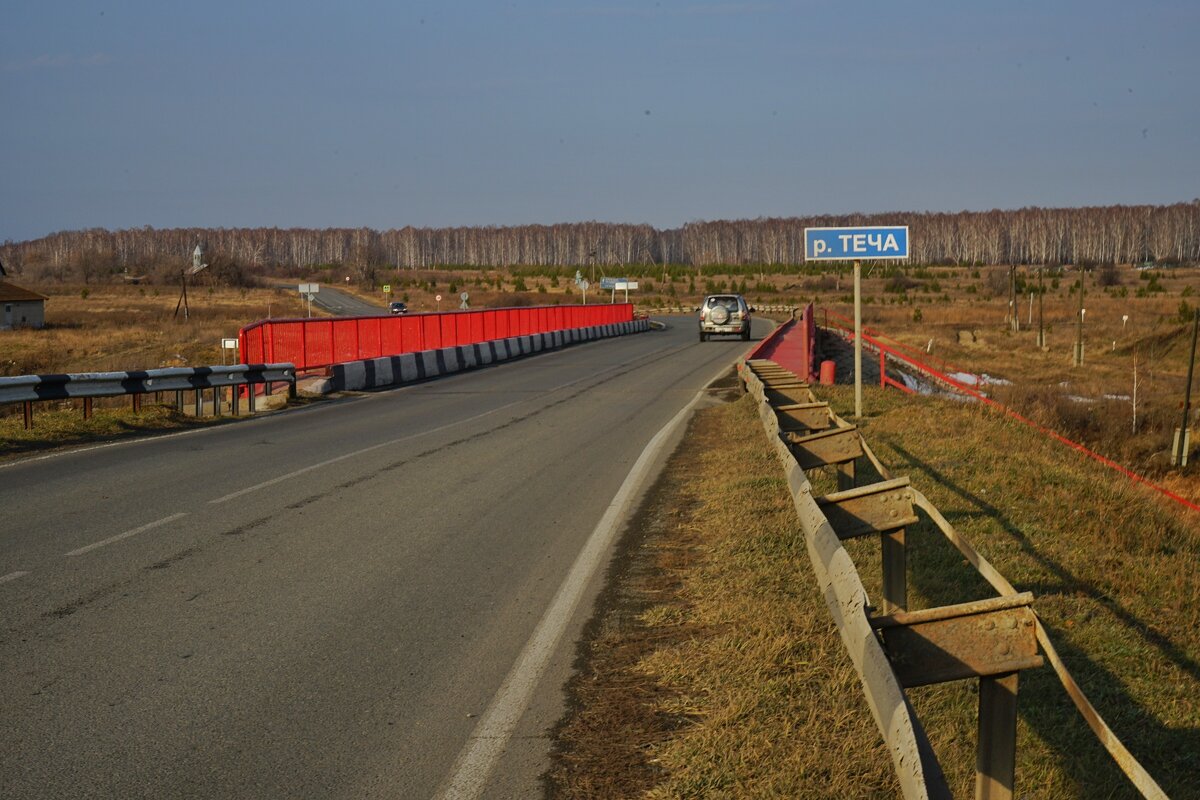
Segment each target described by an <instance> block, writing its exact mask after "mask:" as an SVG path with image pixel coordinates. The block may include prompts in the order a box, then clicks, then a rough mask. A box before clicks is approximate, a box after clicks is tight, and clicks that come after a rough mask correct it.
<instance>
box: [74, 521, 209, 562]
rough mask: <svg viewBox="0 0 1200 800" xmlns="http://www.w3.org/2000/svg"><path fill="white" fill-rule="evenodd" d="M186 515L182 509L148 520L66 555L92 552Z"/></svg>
mask: <svg viewBox="0 0 1200 800" xmlns="http://www.w3.org/2000/svg"><path fill="white" fill-rule="evenodd" d="M186 516H187V512H186V511H181V512H179V513H178V514H172V515H171V516H169V517H163V518H162V519H156V520H154V522H147V523H146V524H145V525H142V526H141V527H138V528H134V529H133V530H129V531H125V532H124V533H118V534H117V535H116V536H110V537H108V538H107V539H104V540H103V541H99V542H93V543H92V544H89V545H86V546H84V547H81V548H79V549H78V550H72V551H71V552H69V553H67V554H66V555H68V556H81V555H83V554H84V553H90V552H91V551H93V550H96V549H98V548H101V547H105V546H106V545H110V544H113V543H114V542H119V541H121V540H122V539H128V538H129V537H130V536H137V535H138V534H139V533H145V532H146V531H148V530H150V529H151V528H158V527H160V526H162V525H166V524H168V523H170V522H174V521H175V520H177V519H181V518H183V517H186Z"/></svg>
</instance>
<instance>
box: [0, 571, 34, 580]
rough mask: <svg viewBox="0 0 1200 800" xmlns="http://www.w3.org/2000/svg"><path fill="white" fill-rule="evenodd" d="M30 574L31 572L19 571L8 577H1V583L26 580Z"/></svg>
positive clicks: (9, 574) (11, 573)
mask: <svg viewBox="0 0 1200 800" xmlns="http://www.w3.org/2000/svg"><path fill="white" fill-rule="evenodd" d="M28 574H29V570H17V571H16V572H10V573H8V574H7V575H0V583H8V582H9V581H15V580H16V579H17V578H24V577H25V576H26V575H28Z"/></svg>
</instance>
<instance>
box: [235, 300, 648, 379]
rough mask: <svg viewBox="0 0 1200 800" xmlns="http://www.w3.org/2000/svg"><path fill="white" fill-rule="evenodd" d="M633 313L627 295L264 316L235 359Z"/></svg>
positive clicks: (389, 349)
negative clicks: (398, 311) (469, 307)
mask: <svg viewBox="0 0 1200 800" xmlns="http://www.w3.org/2000/svg"><path fill="white" fill-rule="evenodd" d="M632 319H633V306H632V305H631V304H629V303H614V304H611V305H607V304H606V305H586V306H582V305H581V306H535V307H532V308H494V309H493V308H489V309H482V310H479V311H444V312H440V313H430V314H403V315H397V316H374V317H335V318H322V319H268V320H260V321H258V322H255V323H252V324H250V325H247V326H246V327H244V328H242V329H241V331H239V332H238V343H239V346H240V348H241V357H242V363H245V364H267V363H269V364H276V363H280V362H289V363H292V364H295V365H296V369H298V370H309V369H320V368H323V367H328V366H330V365H332V364H340V363H343V362H346V361H359V360H361V359H365V358H380V357H382V356H398V355H401V354H403V353H415V352H417V351H419V350H436V349H438V348H441V347H455V346H458V345H468V344H479V343H481V342H487V341H492V340H496V339H507V338H510V337H513V336H529V335H531V334H535V333H549V332H551V331H561V330H569V329H571V328H590V327H593V326H596V325H611V324H614V323H617V322H629V321H630V320H632Z"/></svg>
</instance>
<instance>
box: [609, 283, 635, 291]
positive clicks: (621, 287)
mask: <svg viewBox="0 0 1200 800" xmlns="http://www.w3.org/2000/svg"><path fill="white" fill-rule="evenodd" d="M637 287H638V282H637V281H630V280H621V281H617V283H616V285H614V286H613V288H614V289H616V290H617V291H618V292H620V291H626V292H630V291H633V290H634V289H636V288H637Z"/></svg>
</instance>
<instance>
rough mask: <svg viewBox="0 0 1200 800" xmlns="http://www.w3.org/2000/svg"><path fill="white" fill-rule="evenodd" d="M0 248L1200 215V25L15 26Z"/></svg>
mask: <svg viewBox="0 0 1200 800" xmlns="http://www.w3.org/2000/svg"><path fill="white" fill-rule="evenodd" d="M3 16H4V23H3V25H2V26H0V109H2V111H0V159H2V160H0V167H2V171H0V174H2V175H3V178H2V181H0V240H3V239H14V240H21V239H27V238H34V237H38V236H42V235H44V234H46V233H49V232H52V231H56V230H67V229H77V228H85V227H106V228H127V227H140V226H142V225H152V226H154V227H176V226H202V227H253V226H280V227H293V226H295V227H357V226H367V227H372V228H378V229H387V228H398V227H403V226H404V225H416V226H455V225H509V224H524V223H554V222H573V221H582V220H601V221H607V222H634V223H637V222H647V223H650V224H653V225H657V226H661V227H673V226H677V225H680V224H683V223H685V222H687V221H690V220H698V219H718V218H727V219H732V218H747V217H758V216H796V215H805V214H816V213H843V212H851V211H866V212H884V211H892V210H903V211H922V210H936V211H957V210H962V209H971V210H985V209H990V208H1016V207H1020V206H1026V205H1040V206H1076V205H1096V204H1099V205H1107V204H1116V203H1120V204H1136V203H1171V202H1177V201H1185V200H1191V199H1192V198H1194V197H1196V196H1198V195H1200V102H1198V101H1200V88H1198V87H1200V47H1197V46H1196V41H1197V40H1198V39H1200V3H1196V2H1195V1H1194V0H1179V1H1178V2H1162V3H1157V2H1147V3H1130V2H1127V0H1126V2H1052V3H1047V2H1024V1H1023V0H1008V2H1004V3H988V2H971V3H963V2H909V3H896V2H887V3H885V2H879V3H849V2H842V3H837V2H794V3H788V2H744V3H742V2H711V3H710V2H694V1H689V0H678V1H676V0H658V1H657V2H655V0H650V1H649V2H623V1H622V0H611V1H610V0H600V1H599V2H579V3H565V2H561V3H551V2H524V1H523V0H514V2H496V3H490V2H415V3H385V2H357V3H356V2H350V3H348V4H345V5H344V7H340V8H335V7H334V4H333V3H330V2H328V0H324V1H323V2H319V3H317V2H309V0H296V1H295V2H288V3H274V2H272V3H255V2H239V3H227V2H220V1H216V0H209V1H208V2H203V3H190V4H186V5H185V4H181V3H176V2H164V1H163V0H158V1H156V2H138V1H133V2H121V1H117V2H101V3H86V2H74V1H72V0H45V2H38V3H9V4H7V7H6V8H5V11H4V15H3Z"/></svg>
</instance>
